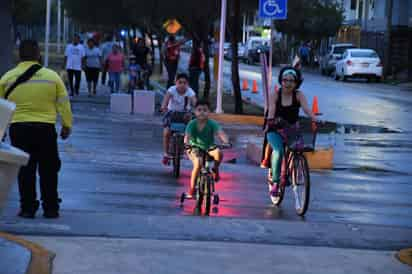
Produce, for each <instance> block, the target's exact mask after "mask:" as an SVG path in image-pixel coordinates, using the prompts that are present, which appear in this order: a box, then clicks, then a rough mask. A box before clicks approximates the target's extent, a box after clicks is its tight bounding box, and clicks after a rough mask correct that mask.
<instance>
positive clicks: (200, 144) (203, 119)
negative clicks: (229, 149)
mask: <svg viewBox="0 0 412 274" xmlns="http://www.w3.org/2000/svg"><path fill="white" fill-rule="evenodd" d="M209 112H210V104H209V102H208V101H205V100H199V101H198V102H197V103H196V107H195V116H196V119H194V120H192V121H191V122H190V123H189V124H188V125H187V127H186V135H185V144H190V145H191V146H194V147H197V148H200V149H202V150H205V151H208V150H209V149H210V148H212V147H213V146H214V145H215V136H216V135H217V136H218V137H219V139H220V141H221V142H222V143H224V144H228V143H229V138H228V137H227V135H226V134H225V133H224V131H223V130H222V129H221V127H220V125H219V124H218V123H217V122H216V121H214V120H211V119H209ZM208 153H209V155H210V156H211V157H212V158H213V159H214V160H215V166H214V168H213V172H214V174H215V181H219V165H220V163H221V162H222V159H223V153H222V152H221V151H220V150H219V149H218V148H215V149H213V150H211V151H208ZM188 154H189V158H190V160H192V162H193V170H192V177H191V178H190V191H189V193H188V194H189V196H193V195H194V191H195V183H196V177H197V175H198V174H199V172H200V170H201V168H202V166H201V165H202V158H201V157H199V155H198V153H197V152H196V149H193V150H191V151H189V153H188Z"/></svg>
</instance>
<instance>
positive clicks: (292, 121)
mask: <svg viewBox="0 0 412 274" xmlns="http://www.w3.org/2000/svg"><path fill="white" fill-rule="evenodd" d="M278 81H279V84H280V85H281V88H280V89H279V92H276V93H274V94H273V95H271V96H270V98H269V114H268V117H267V121H266V126H265V132H266V133H267V134H266V138H267V141H268V143H269V144H270V146H269V145H266V146H265V147H264V151H265V153H264V159H263V160H262V162H261V167H262V168H270V167H272V176H271V177H272V178H271V180H270V181H269V183H270V184H271V191H270V193H271V195H272V196H276V195H277V193H278V185H279V183H280V173H281V168H282V159H283V155H284V142H285V141H286V140H285V139H284V137H283V136H282V135H284V134H282V135H281V134H280V132H279V131H277V130H275V129H274V128H275V126H276V124H277V123H278V122H279V121H280V120H282V121H285V122H286V123H287V124H289V125H290V127H294V128H297V127H298V120H299V111H300V108H302V109H303V111H304V112H305V113H306V115H308V116H309V117H310V118H311V119H312V121H313V122H314V121H316V116H315V114H313V113H312V111H311V109H310V108H309V106H308V101H307V99H306V97H305V95H304V94H303V92H302V91H300V90H298V88H299V87H300V85H301V84H302V81H303V80H302V75H301V73H300V71H299V70H297V69H295V68H293V67H285V68H283V69H282V70H281V71H280V73H279V80H278ZM272 150H273V151H272ZM271 161H272V162H271Z"/></svg>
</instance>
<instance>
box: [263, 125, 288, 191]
mask: <svg viewBox="0 0 412 274" xmlns="http://www.w3.org/2000/svg"><path fill="white" fill-rule="evenodd" d="M267 140H268V143H269V144H270V146H271V147H272V149H273V152H272V159H271V161H272V181H273V182H274V183H279V182H280V172H281V170H282V160H283V156H284V155H285V151H284V146H283V138H282V136H280V134H279V133H277V132H269V133H268V134H267Z"/></svg>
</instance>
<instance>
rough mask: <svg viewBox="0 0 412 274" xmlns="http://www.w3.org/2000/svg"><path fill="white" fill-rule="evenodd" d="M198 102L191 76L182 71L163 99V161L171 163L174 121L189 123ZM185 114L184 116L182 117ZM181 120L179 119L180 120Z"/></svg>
mask: <svg viewBox="0 0 412 274" xmlns="http://www.w3.org/2000/svg"><path fill="white" fill-rule="evenodd" d="M195 104H196V94H195V92H194V91H193V90H192V89H191V88H190V87H189V77H188V76H187V74H184V73H181V74H178V75H177V77H176V85H175V86H172V87H170V88H169V89H168V91H167V92H166V95H165V98H164V99H163V103H162V107H161V109H160V110H161V111H162V113H164V116H163V127H164V130H163V152H164V154H163V160H162V163H163V164H164V165H167V164H168V163H169V159H170V157H171V156H170V155H169V143H170V136H171V134H172V132H171V130H170V126H171V123H172V122H182V123H183V122H184V123H187V122H189V121H190V119H191V118H192V113H191V110H192V107H193V106H195ZM182 115H183V117H182ZM178 120H179V121H178Z"/></svg>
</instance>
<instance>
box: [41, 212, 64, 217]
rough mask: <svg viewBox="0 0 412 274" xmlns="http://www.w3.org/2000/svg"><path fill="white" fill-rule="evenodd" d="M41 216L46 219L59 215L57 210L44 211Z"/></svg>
mask: <svg viewBox="0 0 412 274" xmlns="http://www.w3.org/2000/svg"><path fill="white" fill-rule="evenodd" d="M43 217H44V218H46V219H57V218H59V217H60V214H59V212H58V211H45V212H44V213H43Z"/></svg>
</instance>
